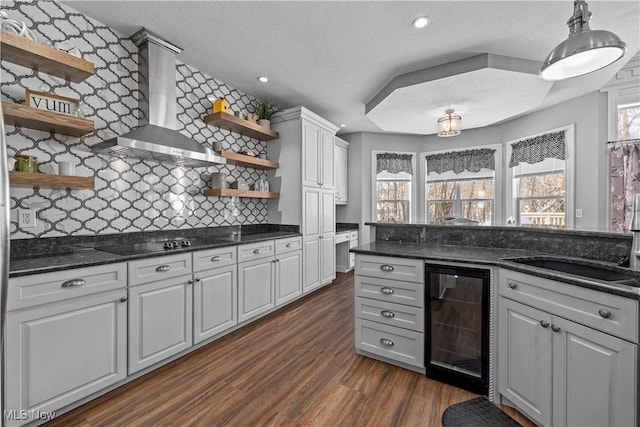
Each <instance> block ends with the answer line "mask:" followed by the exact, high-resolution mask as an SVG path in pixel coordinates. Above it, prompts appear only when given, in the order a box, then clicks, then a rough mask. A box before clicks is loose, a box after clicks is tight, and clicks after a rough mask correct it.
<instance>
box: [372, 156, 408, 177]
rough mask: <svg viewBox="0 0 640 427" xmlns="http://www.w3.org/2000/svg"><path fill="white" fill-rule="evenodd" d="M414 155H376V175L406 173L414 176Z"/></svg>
mask: <svg viewBox="0 0 640 427" xmlns="http://www.w3.org/2000/svg"><path fill="white" fill-rule="evenodd" d="M412 159H413V154H398V153H378V154H376V173H380V172H382V171H387V172H389V173H400V172H406V173H408V174H409V175H413V163H412Z"/></svg>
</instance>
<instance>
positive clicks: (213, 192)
mask: <svg viewBox="0 0 640 427" xmlns="http://www.w3.org/2000/svg"><path fill="white" fill-rule="evenodd" d="M204 195H205V196H206V197H234V196H235V197H244V198H251V199H278V198H280V193H272V192H268V191H250V190H235V189H233V188H210V189H208V190H204Z"/></svg>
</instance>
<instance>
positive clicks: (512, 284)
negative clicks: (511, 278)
mask: <svg viewBox="0 0 640 427" xmlns="http://www.w3.org/2000/svg"><path fill="white" fill-rule="evenodd" d="M517 287H518V285H516V284H515V283H513V282H511V283H509V288H510V289H515V288H517Z"/></svg>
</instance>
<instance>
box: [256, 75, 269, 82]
mask: <svg viewBox="0 0 640 427" xmlns="http://www.w3.org/2000/svg"><path fill="white" fill-rule="evenodd" d="M258 81H260V82H262V83H267V82H268V81H269V77H267V76H259V77H258Z"/></svg>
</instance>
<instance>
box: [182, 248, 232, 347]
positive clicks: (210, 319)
mask: <svg viewBox="0 0 640 427" xmlns="http://www.w3.org/2000/svg"><path fill="white" fill-rule="evenodd" d="M234 249H235V248H234ZM194 276H195V278H194V284H193V343H194V344H197V343H200V342H202V341H204V340H206V339H208V338H211V337H213V336H215V335H218V334H219V333H222V332H224V331H225V330H227V329H229V328H232V327H233V326H235V325H236V324H237V323H238V310H237V305H238V302H237V301H238V267H237V265H236V264H233V265H227V266H225V267H219V268H214V269H211V270H205V271H200V272H196V273H194Z"/></svg>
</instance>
